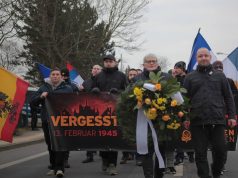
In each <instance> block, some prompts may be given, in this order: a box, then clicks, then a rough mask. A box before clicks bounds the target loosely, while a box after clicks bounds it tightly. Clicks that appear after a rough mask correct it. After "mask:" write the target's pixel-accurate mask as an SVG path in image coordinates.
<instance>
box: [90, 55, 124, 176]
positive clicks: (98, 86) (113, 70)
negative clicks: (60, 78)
mask: <svg viewBox="0 0 238 178" xmlns="http://www.w3.org/2000/svg"><path fill="white" fill-rule="evenodd" d="M103 64H104V67H103V69H102V71H101V72H100V73H99V74H98V75H96V77H95V80H94V82H93V86H92V87H93V89H92V92H94V93H99V92H100V91H102V92H110V93H112V94H118V93H120V92H121V91H123V90H125V88H126V86H127V81H126V75H125V74H123V73H122V72H120V71H118V68H117V61H116V59H115V57H114V56H112V55H107V56H105V57H104V58H103ZM100 155H101V157H102V164H103V165H102V170H103V171H105V172H106V173H107V174H109V175H116V174H118V173H117V170H116V165H117V155H118V152H117V151H102V152H101V153H100Z"/></svg>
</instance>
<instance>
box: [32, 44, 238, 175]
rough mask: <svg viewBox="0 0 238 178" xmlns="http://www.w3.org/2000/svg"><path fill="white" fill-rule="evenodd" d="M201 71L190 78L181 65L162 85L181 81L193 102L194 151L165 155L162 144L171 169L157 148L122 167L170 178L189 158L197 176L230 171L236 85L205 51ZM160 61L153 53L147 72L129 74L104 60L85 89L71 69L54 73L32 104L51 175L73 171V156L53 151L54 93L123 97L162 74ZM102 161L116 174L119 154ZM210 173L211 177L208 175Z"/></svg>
mask: <svg viewBox="0 0 238 178" xmlns="http://www.w3.org/2000/svg"><path fill="white" fill-rule="evenodd" d="M196 58H197V69H196V70H195V71H193V72H191V73H187V72H186V63H185V62H183V61H179V62H177V63H176V64H175V65H174V68H173V69H171V70H169V71H168V73H166V72H162V74H161V75H162V76H163V80H168V79H169V78H171V77H174V78H176V79H177V81H178V82H179V83H180V85H181V86H183V87H184V88H186V89H187V94H186V95H187V97H188V98H189V100H190V110H189V112H190V117H191V118H190V121H185V122H186V123H184V126H186V127H189V129H190V130H191V132H192V139H193V140H194V143H195V144H194V151H192V152H186V153H185V152H184V150H183V149H182V148H180V147H176V150H169V151H168V150H166V149H165V147H164V146H163V145H160V147H159V149H160V152H161V153H162V156H163V158H164V160H165V163H166V168H165V169H164V168H159V162H158V160H157V158H156V157H155V158H154V148H152V147H151V148H149V153H148V154H145V155H140V154H138V153H136V152H123V153H122V155H123V156H122V158H121V161H120V164H126V163H127V161H129V160H134V159H135V160H136V165H138V166H142V168H143V172H144V176H145V178H162V177H163V176H164V174H165V173H172V174H175V173H176V169H175V166H176V165H179V164H183V161H184V157H185V155H187V156H188V159H189V162H191V163H193V162H195V163H196V166H197V174H198V176H199V177H200V178H209V177H213V178H219V177H220V175H222V174H223V171H225V163H226V160H227V150H226V138H225V134H224V130H225V126H226V125H225V124H226V122H225V115H228V124H229V125H230V127H234V126H236V119H235V114H236V112H235V103H234V98H233V92H236V91H237V88H236V86H235V84H234V82H233V81H232V80H231V79H228V78H226V76H225V75H224V73H223V72H222V71H223V65H222V62H220V61H216V62H214V63H213V64H212V63H211V55H210V52H209V51H208V49H206V48H200V49H199V50H198V52H197V55H196ZM159 60H160V59H159V58H157V56H156V55H153V54H148V55H146V56H145V57H144V59H143V70H140V69H129V70H128V71H127V74H124V73H122V72H121V71H119V70H118V62H117V60H116V58H115V57H114V56H113V55H107V56H105V57H104V58H103V67H101V66H99V65H96V64H95V65H94V66H93V67H92V71H91V77H90V78H89V79H87V80H85V81H84V83H83V84H82V85H81V86H77V85H75V84H74V83H73V82H71V81H70V79H69V71H68V70H67V69H61V70H60V69H59V68H53V69H52V70H51V72H50V78H49V80H47V81H46V82H45V83H44V84H43V85H42V86H41V87H40V88H39V90H38V91H37V92H36V93H35V94H34V96H33V97H32V99H31V108H32V110H34V108H38V106H39V105H41V120H42V128H43V131H44V136H45V142H46V144H47V146H48V151H49V161H50V165H49V167H48V168H49V172H48V173H47V175H56V176H57V177H63V176H64V174H65V168H69V167H70V164H69V161H68V158H69V154H70V153H69V151H54V150H52V148H51V140H50V135H49V127H48V119H47V117H48V115H47V111H46V106H45V102H44V100H45V98H46V97H47V95H48V94H49V93H79V92H81V91H86V92H93V93H99V92H105V91H106V92H110V93H112V94H119V93H121V92H122V91H123V90H125V88H126V87H127V86H129V85H131V84H133V83H135V82H137V81H140V80H148V79H149V73H150V72H154V73H158V72H160V71H161V70H163V69H161V67H160V66H159ZM209 145H211V150H212V155H213V159H212V164H211V165H210V166H209V163H208V159H207V150H208V146H209ZM95 153H96V150H95V151H87V153H86V159H85V160H83V163H89V162H93V161H94V158H93V157H94V154H95ZM99 155H100V156H101V158H102V171H103V172H105V173H106V174H108V175H117V174H118V171H117V169H116V167H117V162H118V152H117V151H100V153H99ZM209 169H211V173H212V175H210V174H209Z"/></svg>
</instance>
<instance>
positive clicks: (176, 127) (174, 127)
mask: <svg viewBox="0 0 238 178" xmlns="http://www.w3.org/2000/svg"><path fill="white" fill-rule="evenodd" d="M180 126H181V125H180V124H179V123H171V124H168V125H167V129H172V130H177V129H178V128H179V127H180Z"/></svg>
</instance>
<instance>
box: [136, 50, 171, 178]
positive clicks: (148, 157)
mask: <svg viewBox="0 0 238 178" xmlns="http://www.w3.org/2000/svg"><path fill="white" fill-rule="evenodd" d="M143 66H144V70H143V72H142V73H141V74H139V75H137V76H136V77H135V78H134V79H133V81H134V82H137V81H141V80H142V81H144V80H149V74H150V72H154V73H158V72H160V71H161V68H160V66H159V64H158V59H157V57H156V55H154V54H148V55H146V56H145V57H144V60H143ZM161 75H162V76H163V80H168V79H169V78H170V77H171V76H170V75H169V74H168V73H164V72H162V73H161ZM148 149H149V153H148V154H145V155H141V154H139V155H138V156H139V159H140V160H141V161H142V167H143V172H144V176H145V178H162V177H163V176H164V169H161V168H159V163H158V159H157V158H155V163H154V161H153V155H154V148H152V147H149V148H148ZM159 149H160V152H161V154H162V156H163V157H164V158H165V148H164V145H160V146H159Z"/></svg>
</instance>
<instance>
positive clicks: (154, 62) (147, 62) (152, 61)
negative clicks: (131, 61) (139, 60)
mask: <svg viewBox="0 0 238 178" xmlns="http://www.w3.org/2000/svg"><path fill="white" fill-rule="evenodd" d="M145 63H146V64H150V63H151V64H156V63H157V61H156V60H151V61H145Z"/></svg>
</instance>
